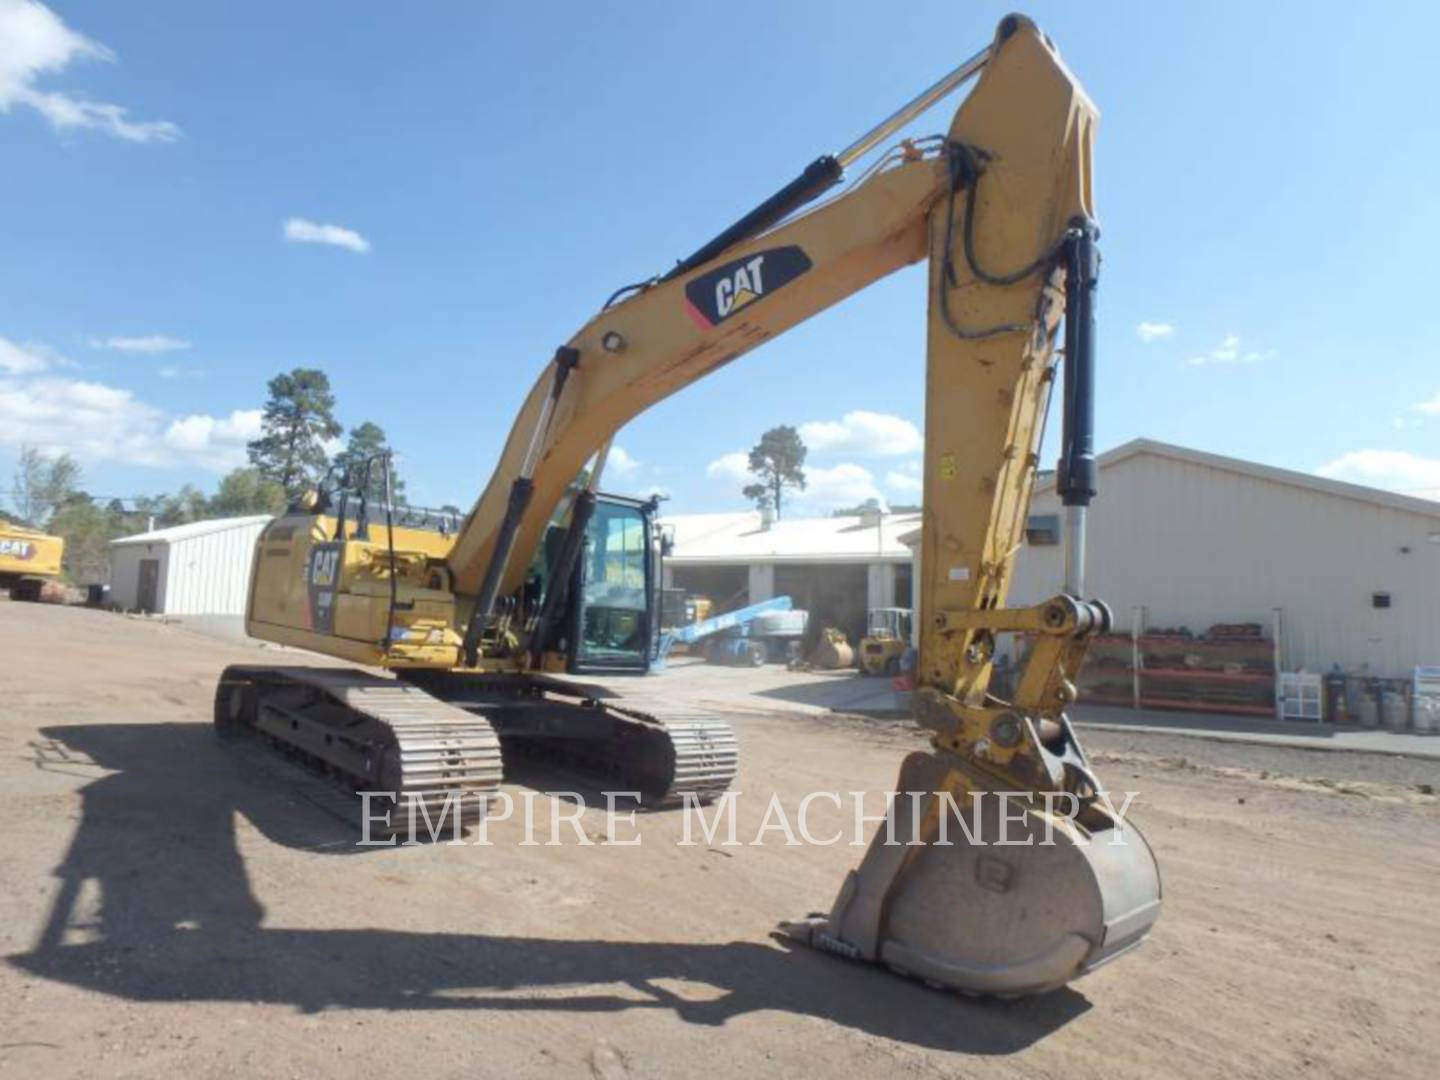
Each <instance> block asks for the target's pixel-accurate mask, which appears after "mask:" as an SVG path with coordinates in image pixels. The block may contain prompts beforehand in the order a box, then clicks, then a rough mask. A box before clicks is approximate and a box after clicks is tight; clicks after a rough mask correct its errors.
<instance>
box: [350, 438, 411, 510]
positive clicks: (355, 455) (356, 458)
mask: <svg viewBox="0 0 1440 1080" xmlns="http://www.w3.org/2000/svg"><path fill="white" fill-rule="evenodd" d="M389 449H390V444H389V443H387V442H386V441H385V429H384V428H382V427H381V426H380V425H379V424H372V423H371V422H370V421H369V420H366V421H365V422H364V423H363V424H361V425H359V426H358V427H353V428H351V429H350V438H349V441H348V442H346V444H345V449H344V450H341V451H340V453H338V454H336V455H335V462H334V464H335V467H336V468H337V469H339V470H349V469H353V470H354V475H353V476H352V477H350V480H351V481H353V482H354V483H357V484H358V483H360V481H361V480H362V479H363V475H362V472H363V466H364V464H365V461H366V459H368V458H370V457H373V456H374V455H375V454H380V453H384V452H385V451H386V450H389ZM390 477H391V479H390V490H391V494H393V495H394V497H395V502H396V504H397V505H398V504H400V503H403V502H404V501H405V481H403V480H401V479H400V478H399V476H397V475H395V462H394V459H393V458H392V459H391V462H390ZM366 497H367V498H368V499H370V501H371V502H373V503H376V504H380V503H383V502H384V500H385V473H384V471H383V470H382V468H381V467H380V463H379V462H376V463H375V464H374V465H372V466H371V467H370V490H369V491H368V492H366Z"/></svg>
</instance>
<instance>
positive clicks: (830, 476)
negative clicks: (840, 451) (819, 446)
mask: <svg viewBox="0 0 1440 1080" xmlns="http://www.w3.org/2000/svg"><path fill="white" fill-rule="evenodd" d="M790 498H791V499H792V500H793V501H794V502H797V503H803V504H804V505H805V506H807V507H817V508H819V509H822V510H833V509H835V508H837V507H841V506H854V505H856V504H857V503H862V502H864V501H865V500H866V499H875V500H877V501H878V502H879V503H880V504H881V505H882V506H883V505H885V495H884V493H883V492H881V490H880V488H879V486H878V485H876V483H875V477H874V475H873V474H872V473H871V472H870V470H869V469H867V468H865V467H864V466H863V465H856V464H855V463H854V462H849V461H846V462H841V463H840V464H839V465H836V466H833V467H832V468H828V469H820V468H816V467H814V466H809V467H807V468H806V469H805V490H804V491H797V492H795V493H793V494H792V495H791V496H790Z"/></svg>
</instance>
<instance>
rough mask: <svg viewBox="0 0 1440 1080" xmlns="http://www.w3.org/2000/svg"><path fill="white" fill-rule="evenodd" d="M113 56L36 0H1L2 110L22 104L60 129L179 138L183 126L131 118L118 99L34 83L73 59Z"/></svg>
mask: <svg viewBox="0 0 1440 1080" xmlns="http://www.w3.org/2000/svg"><path fill="white" fill-rule="evenodd" d="M114 59H115V54H114V53H113V52H112V51H111V50H110V49H107V48H106V47H105V46H104V45H102V44H100V43H99V42H98V41H92V40H91V39H90V38H87V37H85V36H84V35H83V34H78V33H76V32H75V31H74V30H71V29H70V28H69V27H68V26H66V25H65V23H64V21H63V20H61V18H60V16H58V15H56V14H55V13H54V12H53V11H51V10H50V9H49V8H48V7H46V6H45V5H44V4H41V3H39V2H37V0H0V113H8V112H9V111H10V110H11V109H12V108H13V107H15V106H16V105H22V106H27V107H29V108H32V109H34V110H35V111H36V112H38V113H39V114H40V115H41V116H43V117H44V118H45V119H46V120H47V121H49V123H50V126H51V127H53V128H55V129H56V130H59V131H63V130H67V129H71V128H78V129H89V130H92V131H100V132H103V133H105V134H107V135H113V136H114V137H115V138H117V139H125V140H127V141H129V142H137V143H148V142H173V141H175V140H176V139H178V138H179V137H180V129H179V128H178V127H176V126H175V125H174V124H172V123H170V122H169V121H168V120H149V121H141V122H137V121H133V120H129V119H127V118H126V110H125V109H123V108H122V107H120V106H119V105H112V104H109V103H108V102H103V101H88V100H86V99H85V98H82V97H77V96H75V95H74V94H70V93H66V92H65V91H61V90H40V89H37V88H36V86H35V82H36V80H37V79H38V78H40V77H41V76H43V75H51V74H55V73H56V72H59V71H62V70H64V68H66V67H67V66H69V64H70V62H71V61H72V60H104V61H113V60H114Z"/></svg>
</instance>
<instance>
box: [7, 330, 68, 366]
mask: <svg viewBox="0 0 1440 1080" xmlns="http://www.w3.org/2000/svg"><path fill="white" fill-rule="evenodd" d="M64 363H66V360H65V358H64V357H62V356H61V355H60V354H59V353H57V352H55V350H53V349H51V348H50V347H49V346H48V345H41V344H40V343H39V342H35V341H27V342H25V343H24V344H23V345H22V344H20V343H19V342H17V341H11V340H10V339H9V338H3V337H0V371H3V372H5V373H6V374H8V375H33V374H35V373H36V372H39V371H44V370H46V369H47V368H50V367H55V366H57V365H61V364H64Z"/></svg>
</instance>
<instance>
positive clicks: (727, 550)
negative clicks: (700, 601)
mask: <svg viewBox="0 0 1440 1080" xmlns="http://www.w3.org/2000/svg"><path fill="white" fill-rule="evenodd" d="M919 523H920V517H919V515H918V514H882V513H879V512H875V513H869V514H865V515H860V516H854V517H828V518H782V519H781V520H779V521H768V522H767V520H766V519H765V518H762V516H761V514H760V512H759V511H758V510H750V511H739V512H734V513H723V514H682V515H679V516H675V517H666V518H665V519H664V520H663V522H662V527H666V528H670V529H673V531H674V547H673V550H672V553H671V554H670V555H669V556H668V557H667V558H666V560H665V580H664V584H665V586H666V587H667V588H680V589H684V590H686V591H687V592H690V593H695V594H699V595H703V596H708V597H710V598H711V599H712V600H713V601H715V603H716V604H717V605H719V607H718V608H717V610H719V611H725V610H730V609H731V608H734V607H739V606H741V605H742V604H745V603H752V604H753V603H756V602H758V601H760V600H768V599H770V598H771V597H773V596H790V597H792V598H793V599H794V601H795V606H796V607H798V608H804V609H805V610H807V611H809V612H810V613H811V617H812V619H814V620H817V621H818V622H819V623H820V625H823V626H838V627H841V628H843V629H845V630H846V631H847V633H850V634H853V635H854V636H855V637H856V638H857V639H858V638H859V636H860V635H861V634H862V633H863V632H864V629H865V613H866V611H867V609H869V608H876V607H909V606H910V595H911V589H910V581H911V578H910V550H909V548H907V547H906V546H905V544H904V543H903V542H901V540H900V537H901V536H902V535H904V534H905V533H908V532H911V531H913V530H914V529H915V528H916V527H917V526H918V525H919Z"/></svg>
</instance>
